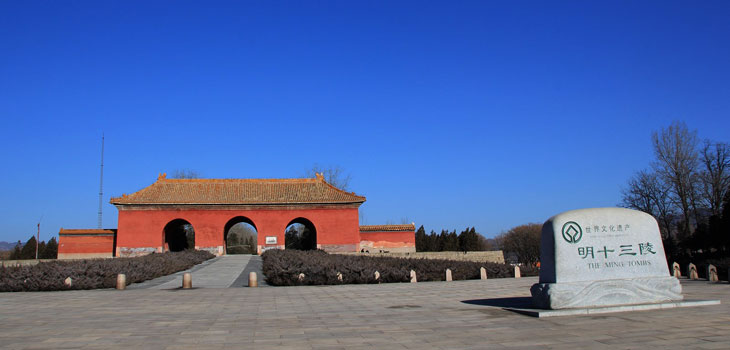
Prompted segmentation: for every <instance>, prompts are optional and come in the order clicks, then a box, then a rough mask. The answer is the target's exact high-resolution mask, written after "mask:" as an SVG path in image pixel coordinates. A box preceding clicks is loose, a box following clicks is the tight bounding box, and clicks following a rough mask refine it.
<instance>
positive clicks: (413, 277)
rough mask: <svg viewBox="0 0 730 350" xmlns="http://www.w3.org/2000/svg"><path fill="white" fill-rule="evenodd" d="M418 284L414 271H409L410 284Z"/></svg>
mask: <svg viewBox="0 0 730 350" xmlns="http://www.w3.org/2000/svg"><path fill="white" fill-rule="evenodd" d="M416 282H418V279H417V278H416V271H413V270H411V283H416Z"/></svg>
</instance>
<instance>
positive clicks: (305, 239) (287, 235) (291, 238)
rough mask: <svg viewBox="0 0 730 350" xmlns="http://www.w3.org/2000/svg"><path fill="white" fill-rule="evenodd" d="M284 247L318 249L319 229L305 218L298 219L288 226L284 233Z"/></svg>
mask: <svg viewBox="0 0 730 350" xmlns="http://www.w3.org/2000/svg"><path fill="white" fill-rule="evenodd" d="M284 247H285V248H286V249H298V250H315V249H317V229H316V228H315V227H314V224H313V223H312V222H311V221H309V220H307V219H305V218H296V219H294V220H292V221H290V222H289V224H288V225H286V230H285V231H284Z"/></svg>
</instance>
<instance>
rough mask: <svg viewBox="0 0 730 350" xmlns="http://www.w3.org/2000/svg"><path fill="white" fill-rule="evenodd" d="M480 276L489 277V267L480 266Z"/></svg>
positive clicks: (482, 277)
mask: <svg viewBox="0 0 730 350" xmlns="http://www.w3.org/2000/svg"><path fill="white" fill-rule="evenodd" d="M479 278H481V279H483V280H485V279H487V269H485V268H483V267H480V268H479Z"/></svg>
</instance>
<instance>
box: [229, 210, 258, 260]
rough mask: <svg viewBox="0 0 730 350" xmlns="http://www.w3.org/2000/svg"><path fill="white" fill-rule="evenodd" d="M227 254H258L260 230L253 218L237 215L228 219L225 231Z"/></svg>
mask: <svg viewBox="0 0 730 350" xmlns="http://www.w3.org/2000/svg"><path fill="white" fill-rule="evenodd" d="M223 240H224V241H225V243H226V254H256V249H257V244H258V243H257V242H258V231H257V230H256V225H254V223H253V221H251V219H249V218H247V217H245V216H237V217H235V218H233V219H231V220H229V221H228V223H227V224H226V226H225V228H224V231H223Z"/></svg>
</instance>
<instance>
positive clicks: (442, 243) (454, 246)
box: [416, 225, 494, 252]
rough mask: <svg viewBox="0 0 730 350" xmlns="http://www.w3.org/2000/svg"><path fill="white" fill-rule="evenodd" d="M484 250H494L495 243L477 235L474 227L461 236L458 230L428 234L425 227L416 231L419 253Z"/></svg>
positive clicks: (463, 232)
mask: <svg viewBox="0 0 730 350" xmlns="http://www.w3.org/2000/svg"><path fill="white" fill-rule="evenodd" d="M484 250H494V245H493V242H492V241H490V240H488V239H486V238H484V236H482V235H480V234H479V233H477V232H476V229H474V227H471V228H466V229H465V230H463V231H461V232H460V233H459V234H456V230H454V231H451V232H449V231H448V230H441V233H436V232H435V231H433V230H431V233H429V234H426V229H424V228H423V225H421V227H419V228H418V230H416V251H417V252H443V251H462V252H466V251H484Z"/></svg>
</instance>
